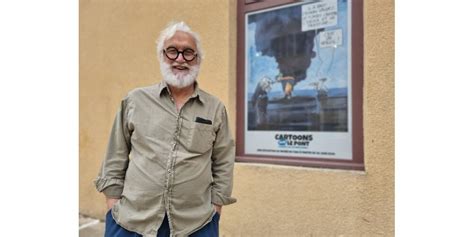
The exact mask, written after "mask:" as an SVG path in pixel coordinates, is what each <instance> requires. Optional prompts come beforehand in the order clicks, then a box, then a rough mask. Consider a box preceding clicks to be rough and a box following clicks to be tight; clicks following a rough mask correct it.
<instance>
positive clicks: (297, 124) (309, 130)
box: [245, 0, 352, 160]
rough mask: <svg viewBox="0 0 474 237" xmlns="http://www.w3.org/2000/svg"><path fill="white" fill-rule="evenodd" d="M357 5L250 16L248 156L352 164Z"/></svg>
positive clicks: (337, 1) (299, 7)
mask: <svg viewBox="0 0 474 237" xmlns="http://www.w3.org/2000/svg"><path fill="white" fill-rule="evenodd" d="M350 13H351V1H350V0H321V1H306V2H302V3H296V4H289V5H284V6H279V7H274V8H269V9H264V10H260V11H256V12H249V13H247V14H246V17H245V20H246V22H245V32H246V34H245V35H246V42H245V50H246V51H245V120H246V121H245V152H246V153H247V154H256V155H272V156H275V155H276V156H286V157H291V156H295V157H308V158H313V157H317V158H330V159H346V160H350V159H352V135H351V107H352V106H351V37H350V36H351V21H350V19H351V17H350Z"/></svg>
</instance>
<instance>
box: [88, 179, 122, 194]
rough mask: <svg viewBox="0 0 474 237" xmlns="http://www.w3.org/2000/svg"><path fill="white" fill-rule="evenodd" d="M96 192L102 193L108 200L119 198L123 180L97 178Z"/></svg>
mask: <svg viewBox="0 0 474 237" xmlns="http://www.w3.org/2000/svg"><path fill="white" fill-rule="evenodd" d="M94 183H95V187H96V189H97V191H99V192H103V193H104V194H105V196H106V197H108V198H120V197H121V196H122V192H123V180H121V179H107V178H97V179H96V180H95V181H94Z"/></svg>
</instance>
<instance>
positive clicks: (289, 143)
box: [275, 133, 313, 148]
mask: <svg viewBox="0 0 474 237" xmlns="http://www.w3.org/2000/svg"><path fill="white" fill-rule="evenodd" d="M275 140H277V142H278V147H280V148H308V146H309V143H310V142H311V141H312V140H313V135H301V134H279V133H277V134H275Z"/></svg>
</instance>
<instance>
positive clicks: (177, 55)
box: [163, 47, 198, 62]
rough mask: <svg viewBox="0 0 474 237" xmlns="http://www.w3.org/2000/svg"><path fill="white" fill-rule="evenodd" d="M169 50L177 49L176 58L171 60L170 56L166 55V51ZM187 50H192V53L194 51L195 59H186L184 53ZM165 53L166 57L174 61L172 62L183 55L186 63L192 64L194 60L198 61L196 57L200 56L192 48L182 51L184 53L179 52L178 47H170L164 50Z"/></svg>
mask: <svg viewBox="0 0 474 237" xmlns="http://www.w3.org/2000/svg"><path fill="white" fill-rule="evenodd" d="M168 49H175V50H176V52H177V54H176V58H171V57H170V56H168V54H167V53H166V50H168ZM186 50H191V51H193V53H194V54H193V58H192V59H191V60H188V59H186V57H185V56H184V51H186ZM163 53H164V54H165V56H166V57H167V58H168V59H169V60H172V61H176V59H178V58H179V54H181V55H183V59H184V61H186V62H192V61H193V60H194V59H196V57H197V56H198V53H196V51H194V50H193V49H191V48H186V49H184V50H182V51H179V50H178V49H177V48H176V47H168V48H166V49H163Z"/></svg>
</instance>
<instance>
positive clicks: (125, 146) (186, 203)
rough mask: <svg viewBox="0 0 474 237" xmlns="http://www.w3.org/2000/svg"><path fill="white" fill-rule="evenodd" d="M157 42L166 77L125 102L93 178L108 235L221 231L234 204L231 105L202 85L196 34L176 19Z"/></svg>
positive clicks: (203, 234) (216, 234)
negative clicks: (105, 209)
mask: <svg viewBox="0 0 474 237" xmlns="http://www.w3.org/2000/svg"><path fill="white" fill-rule="evenodd" d="M157 44H158V45H157V51H158V57H159V59H160V68H161V73H162V75H163V79H164V81H162V82H160V83H159V84H157V85H153V86H150V87H145V88H138V89H135V90H132V91H131V92H129V93H128V95H127V96H126V97H125V98H124V99H123V100H122V104H121V107H120V109H119V111H118V113H117V115H116V117H115V121H114V125H113V128H112V132H111V136H110V140H109V145H108V148H107V153H106V157H105V159H104V162H103V165H102V169H101V171H100V174H99V177H98V178H97V179H96V181H95V184H96V188H97V190H98V191H99V192H103V193H104V194H105V196H106V203H107V207H108V208H109V209H110V210H109V212H108V213H107V217H106V230H105V236H141V235H143V236H146V237H148V236H193V237H196V236H206V237H208V236H218V221H219V218H220V213H221V206H222V205H228V204H232V203H234V202H236V199H235V198H232V197H231V192H232V180H233V166H234V156H235V145H234V140H233V139H232V136H231V133H230V130H229V124H228V120H227V113H226V109H225V107H224V105H223V104H222V103H221V102H220V101H219V100H218V99H217V98H216V97H214V96H212V95H210V94H208V93H206V92H204V91H203V90H201V89H199V88H198V84H197V82H196V78H197V75H198V72H199V66H200V64H201V61H202V59H203V53H202V49H201V46H200V41H199V37H198V35H197V34H196V33H194V32H193V31H191V29H190V28H189V27H188V26H187V25H186V24H185V23H184V22H179V23H173V24H170V25H169V26H168V27H167V28H166V29H164V30H163V31H162V32H161V35H160V37H159V39H158V41H157Z"/></svg>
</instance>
